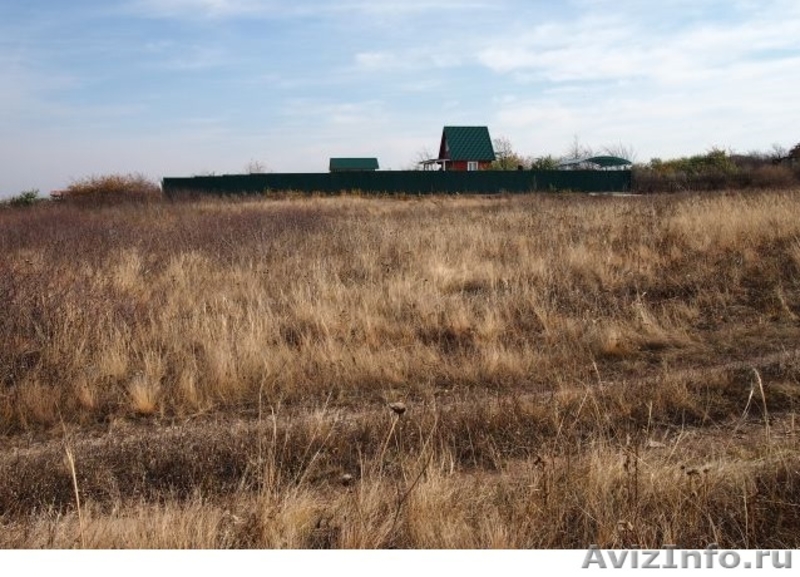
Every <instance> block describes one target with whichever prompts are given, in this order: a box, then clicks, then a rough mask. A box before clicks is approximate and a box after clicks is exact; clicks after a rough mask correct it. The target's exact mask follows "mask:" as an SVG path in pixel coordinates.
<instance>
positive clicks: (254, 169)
mask: <svg viewBox="0 0 800 577" xmlns="http://www.w3.org/2000/svg"><path fill="white" fill-rule="evenodd" d="M244 170H245V172H247V174H266V173H268V172H270V171H269V169H268V168H267V165H266V164H265V163H263V162H261V161H260V160H255V159H251V160H250V162H248V163H247V164H245V166H244Z"/></svg>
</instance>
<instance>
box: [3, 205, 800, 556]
mask: <svg viewBox="0 0 800 577" xmlns="http://www.w3.org/2000/svg"><path fill="white" fill-rule="evenodd" d="M798 239H800V197H797V194H796V191H788V192H776V191H766V192H759V193H752V194H746V195H739V194H718V195H713V196H705V197H697V196H673V197H669V198H664V197H651V198H590V197H583V196H568V195H554V196H546V195H538V196H518V197H499V198H471V197H465V198H442V197H430V198H421V199H406V200H398V199H391V198H374V199H369V198H354V197H336V198H321V197H314V198H277V199H272V200H264V199H254V198H250V199H228V200H223V199H201V200H197V201H194V202H173V203H167V202H153V203H147V204H123V205H111V204H107V205H103V206H99V207H96V208H95V209H93V210H87V209H86V208H85V207H84V206H79V205H72V204H69V203H54V204H48V205H46V206H45V205H40V206H35V207H32V208H30V209H28V210H25V211H17V210H8V211H3V212H2V213H0V254H1V255H2V258H0V298H2V302H3V307H2V309H0V334H2V335H4V338H3V340H2V343H1V344H0V426H2V435H3V436H2V437H0V523H1V524H2V525H3V528H4V530H3V531H0V534H1V535H3V536H2V537H0V546H5V547H73V546H80V545H81V543H82V541H83V542H84V543H85V546H88V547H117V546H122V547H498V548H499V547H514V548H516V547H586V546H588V545H589V544H591V543H597V544H599V545H605V546H626V545H627V546H630V545H633V544H639V545H642V546H653V547H656V546H661V545H663V544H670V543H671V544H676V545H679V546H685V547H700V546H704V545H706V544H708V543H712V542H715V543H717V544H719V545H720V546H739V547H791V548H793V547H797V544H798V541H797V535H798V529H800V511H798V508H797V505H796V503H797V502H799V501H800V499H798V497H800V495H798V487H800V473H798V470H799V469H798V465H800V461H798V453H797V451H796V449H795V446H796V440H797V431H796V428H795V414H796V411H797V406H798V400H800V387H799V386H798V376H799V375H800V371H799V370H798V368H799V367H800V364H799V361H798V350H797V346H796V344H795V343H797V342H798V341H797V337H798V336H799V335H800V329H798V326H797V314H798V311H800V290H798V289H799V288H800V287H798V282H797V276H798V271H800V242H799V241H798ZM754 369H755V370H754ZM393 402H403V403H404V404H405V406H406V407H407V411H406V412H405V413H404V414H402V415H398V414H396V413H394V412H393V411H392V410H390V408H389V407H388V404H389V403H393ZM63 427H66V428H67V429H68V431H69V439H70V444H69V446H68V450H69V452H68V453H67V454H68V455H70V456H71V457H72V459H71V460H70V461H69V462H65V458H64V455H65V450H64V444H63V437H64V429H63ZM345 475H347V476H348V477H343V476H345ZM343 479H344V480H343ZM76 487H77V488H78V491H79V494H77V493H76ZM78 500H79V501H80V503H81V505H82V507H81V509H82V510H81V511H80V512H81V516H82V518H81V519H78V517H77V513H78V511H77V510H76V507H75V504H76V502H77V501H78Z"/></svg>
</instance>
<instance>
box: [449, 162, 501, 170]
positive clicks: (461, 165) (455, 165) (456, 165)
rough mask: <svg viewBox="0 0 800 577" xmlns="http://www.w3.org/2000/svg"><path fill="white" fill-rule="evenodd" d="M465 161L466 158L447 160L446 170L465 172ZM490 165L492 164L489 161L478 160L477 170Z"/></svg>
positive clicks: (484, 168)
mask: <svg viewBox="0 0 800 577" xmlns="http://www.w3.org/2000/svg"><path fill="white" fill-rule="evenodd" d="M467 162H468V161H466V160H452V161H448V163H447V170H453V171H456V172H467ZM491 166H492V163H491V162H479V163H478V170H489V169H490V168H491Z"/></svg>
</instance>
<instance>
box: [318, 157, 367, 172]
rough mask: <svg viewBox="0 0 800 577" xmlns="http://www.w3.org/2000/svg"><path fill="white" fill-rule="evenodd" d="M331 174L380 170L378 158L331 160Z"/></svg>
mask: <svg viewBox="0 0 800 577" xmlns="http://www.w3.org/2000/svg"><path fill="white" fill-rule="evenodd" d="M329 166H330V171H331V172H363V171H375V170H378V159H377V158H331V160H330V165H329Z"/></svg>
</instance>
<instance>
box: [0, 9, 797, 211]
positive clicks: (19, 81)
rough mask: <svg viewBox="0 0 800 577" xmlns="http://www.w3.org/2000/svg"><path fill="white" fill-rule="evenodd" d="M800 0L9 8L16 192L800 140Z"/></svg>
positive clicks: (7, 186) (0, 161) (681, 151)
mask: <svg viewBox="0 0 800 577" xmlns="http://www.w3.org/2000/svg"><path fill="white" fill-rule="evenodd" d="M799 96H800V2H798V1H797V0H724V1H721V0H720V1H717V0H664V1H661V2H651V1H635V0H613V1H606V0H570V1H564V2H554V1H539V0H524V1H523V0H492V1H485V0H402V1H396V0H388V1H380V0H371V1H370V0H341V1H338V0H337V1H335V2H322V1H318V0H294V1H292V2H284V1H278V0H0V197H2V196H4V197H7V196H10V195H13V194H17V193H19V192H21V191H23V190H29V189H39V190H40V191H41V193H42V194H43V195H46V194H47V193H49V192H50V191H51V190H55V189H61V188H65V187H66V186H68V185H69V184H70V183H72V182H75V181H78V180H80V179H82V178H86V177H89V176H92V175H103V174H111V173H123V174H127V173H139V174H143V175H145V176H147V177H149V178H152V179H154V180H158V179H161V178H162V177H164V176H191V175H199V174H231V173H242V172H246V171H247V170H248V169H250V168H253V167H254V166H258V167H259V168H261V169H264V170H269V171H273V172H325V171H327V168H328V159H329V158H330V157H332V156H370V157H373V156H374V157H378V159H379V162H380V165H381V169H392V170H401V169H408V168H411V167H413V166H414V164H415V162H416V161H417V160H419V158H420V157H421V156H423V155H424V154H425V153H426V152H428V153H431V154H433V155H435V153H436V152H438V146H439V140H440V138H441V132H442V127H443V126H445V125H486V126H488V127H489V130H490V132H491V134H492V137H493V138H499V137H503V138H506V139H507V140H508V141H510V142H511V144H512V145H513V147H514V149H515V150H516V151H517V152H518V153H520V154H522V155H523V156H532V157H539V156H545V155H548V154H550V155H553V156H556V157H559V156H563V155H566V154H567V153H568V151H569V150H570V148H572V147H574V144H575V143H576V142H578V143H579V144H580V145H582V146H585V147H591V148H593V149H594V150H596V151H600V150H602V149H605V148H611V149H622V150H625V151H627V152H629V153H630V156H632V157H633V160H636V161H639V162H647V161H649V160H650V159H651V158H654V157H658V158H674V157H678V156H685V155H690V154H699V153H703V152H705V151H707V150H709V149H710V148H712V147H720V148H725V149H729V150H731V151H736V152H749V151H753V150H761V151H768V150H770V149H771V148H772V147H773V145H779V146H782V147H784V148H791V146H793V145H794V144H796V143H798V142H800V98H799Z"/></svg>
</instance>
